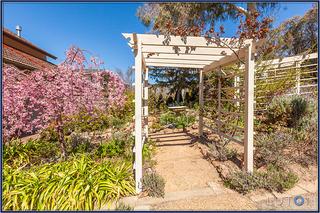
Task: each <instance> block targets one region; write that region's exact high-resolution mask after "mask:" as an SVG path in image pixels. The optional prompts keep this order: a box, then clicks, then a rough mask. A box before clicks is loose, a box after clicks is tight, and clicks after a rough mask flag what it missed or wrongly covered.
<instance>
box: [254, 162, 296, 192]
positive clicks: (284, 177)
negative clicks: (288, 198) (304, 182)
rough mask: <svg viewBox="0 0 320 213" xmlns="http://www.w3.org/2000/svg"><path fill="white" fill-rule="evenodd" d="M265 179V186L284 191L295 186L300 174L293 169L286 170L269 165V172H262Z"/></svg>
mask: <svg viewBox="0 0 320 213" xmlns="http://www.w3.org/2000/svg"><path fill="white" fill-rule="evenodd" d="M260 175H261V176H262V177H263V179H264V180H265V186H264V188H266V189H268V190H273V191H277V192H284V191H286V190H288V189H291V188H293V187H294V185H295V184H296V183H297V182H298V180H299V179H298V176H297V175H295V174H294V173H292V172H291V171H285V170H284V169H282V168H279V167H277V166H274V165H272V164H271V165H269V166H268V167H267V172H266V173H262V174H260Z"/></svg>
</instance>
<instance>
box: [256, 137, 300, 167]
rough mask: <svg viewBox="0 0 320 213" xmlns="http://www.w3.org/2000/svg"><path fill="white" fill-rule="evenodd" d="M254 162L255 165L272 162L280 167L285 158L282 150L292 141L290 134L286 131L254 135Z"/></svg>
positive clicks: (284, 162)
mask: <svg viewBox="0 0 320 213" xmlns="http://www.w3.org/2000/svg"><path fill="white" fill-rule="evenodd" d="M255 141H256V144H255V148H256V150H255V162H256V164H257V167H261V166H264V165H269V164H274V165H277V166H279V167H282V166H284V165H285V164H286V162H287V159H286V156H285V155H284V150H285V149H286V148H288V146H289V145H291V144H292V143H294V138H293V136H292V134H290V133H286V132H281V131H277V132H273V133H270V134H259V135H257V136H256V137H255Z"/></svg>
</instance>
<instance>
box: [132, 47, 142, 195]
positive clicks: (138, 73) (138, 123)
mask: <svg viewBox="0 0 320 213" xmlns="http://www.w3.org/2000/svg"><path fill="white" fill-rule="evenodd" d="M142 70H143V64H142V52H141V42H140V41H138V46H137V51H136V55H135V74H134V80H135V88H134V90H135V95H134V97H135V126H134V127H135V162H134V170H135V183H136V192H137V193H140V192H141V190H142V185H141V178H142Z"/></svg>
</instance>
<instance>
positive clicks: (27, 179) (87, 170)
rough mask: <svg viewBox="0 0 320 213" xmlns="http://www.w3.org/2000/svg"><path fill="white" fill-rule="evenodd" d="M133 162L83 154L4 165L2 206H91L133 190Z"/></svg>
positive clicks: (33, 208)
mask: <svg viewBox="0 0 320 213" xmlns="http://www.w3.org/2000/svg"><path fill="white" fill-rule="evenodd" d="M131 168H132V165H127V164H123V163H115V162H113V163H110V162H109V161H100V162H95V161H93V160H91V159H90V158H89V157H88V156H86V155H77V156H74V157H72V158H70V159H69V160H68V161H63V162H59V163H55V164H44V165H42V166H39V167H32V168H30V169H27V170H17V169H14V168H12V167H10V166H9V165H7V164H5V165H4V169H3V177H4V179H3V185H2V190H3V194H2V195H3V197H2V204H3V209H4V210H93V209H94V208H100V207H101V206H102V205H104V204H106V203H107V202H109V201H113V200H117V199H118V198H120V197H122V196H128V195H130V194H134V193H135V188H134V180H133V177H132V169H131Z"/></svg>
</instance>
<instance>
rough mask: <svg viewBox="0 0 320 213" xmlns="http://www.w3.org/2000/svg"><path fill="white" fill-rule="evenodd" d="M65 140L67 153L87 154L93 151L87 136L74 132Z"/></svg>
mask: <svg viewBox="0 0 320 213" xmlns="http://www.w3.org/2000/svg"><path fill="white" fill-rule="evenodd" d="M67 139H68V140H67V146H68V153H74V154H75V153H87V152H90V150H92V149H93V145H92V144H91V143H90V137H89V135H88V134H86V135H85V134H83V133H76V132H74V133H72V134H71V135H70V136H69V137H67Z"/></svg>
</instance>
